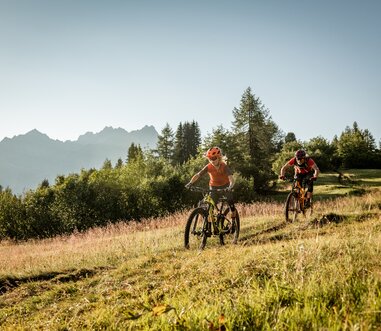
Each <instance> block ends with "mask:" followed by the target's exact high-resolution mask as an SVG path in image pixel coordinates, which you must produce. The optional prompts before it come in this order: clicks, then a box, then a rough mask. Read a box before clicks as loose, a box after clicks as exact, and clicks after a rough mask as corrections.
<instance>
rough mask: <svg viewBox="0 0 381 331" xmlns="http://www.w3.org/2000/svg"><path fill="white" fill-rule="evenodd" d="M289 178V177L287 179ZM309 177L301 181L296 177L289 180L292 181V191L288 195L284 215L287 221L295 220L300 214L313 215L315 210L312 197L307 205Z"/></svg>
mask: <svg viewBox="0 0 381 331" xmlns="http://www.w3.org/2000/svg"><path fill="white" fill-rule="evenodd" d="M286 180H287V179H286ZM309 180H310V179H309V178H304V179H303V180H302V181H301V183H300V181H298V180H297V178H296V177H294V178H293V179H291V180H289V181H290V182H292V186H291V192H290V193H289V194H288V196H287V200H286V204H285V209H284V215H285V217H286V222H295V221H296V219H297V217H298V215H299V214H303V216H311V215H312V212H313V203H312V198H311V200H310V204H309V206H306V201H307V184H308V182H309Z"/></svg>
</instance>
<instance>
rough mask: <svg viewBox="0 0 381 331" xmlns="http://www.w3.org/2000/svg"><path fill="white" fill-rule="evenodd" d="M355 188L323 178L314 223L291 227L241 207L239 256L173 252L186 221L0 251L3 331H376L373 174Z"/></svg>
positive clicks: (277, 213) (259, 208) (379, 264)
mask: <svg viewBox="0 0 381 331" xmlns="http://www.w3.org/2000/svg"><path fill="white" fill-rule="evenodd" d="M360 175H361V176H363V175H364V173H362V174H361V173H360ZM352 178H354V179H355V180H356V181H357V184H356V185H355V186H354V185H353V184H351V185H343V184H341V185H337V184H336V183H335V182H333V181H332V180H331V177H330V176H326V178H324V176H323V178H322V180H321V183H319V185H317V187H316V201H317V202H316V204H315V206H316V208H315V213H314V215H313V217H311V218H309V219H301V220H300V221H299V222H296V223H293V224H286V223H285V222H284V220H283V214H282V212H283V206H282V204H280V203H271V202H263V203H256V204H252V205H239V206H238V209H239V210H240V212H241V215H242V231H241V236H240V241H239V244H238V245H226V246H223V247H221V246H219V244H218V240H217V239H216V238H213V239H212V240H209V241H208V243H207V247H206V249H205V250H204V251H202V252H199V251H197V250H185V249H184V248H183V247H182V242H183V228H184V223H185V220H186V217H187V215H188V212H184V213H181V214H176V215H172V216H168V217H167V218H165V219H161V220H156V221H147V222H143V223H136V224H135V223H130V224H119V225H116V226H110V227H109V228H106V229H93V230H91V231H89V232H87V233H84V234H76V235H73V236H70V237H65V238H56V239H53V240H45V241H40V242H38V241H33V242H27V243H20V244H17V245H14V244H12V243H1V244H0V257H1V258H0V259H1V260H0V264H1V265H2V266H3V268H2V269H1V271H0V289H1V291H0V292H1V293H2V294H1V295H0V328H1V329H5V330H8V329H9V330H15V329H20V330H23V329H42V330H51V329H62V330H64V329H106V330H120V329H123V330H126V329H127V330H128V329H130V330H135V329H138V330H139V329H142V330H173V329H179V330H223V329H224V328H225V329H227V330H243V329H245V328H246V330H253V329H254V330H255V329H261V330H262V329H263V330H290V329H294V330H296V329H298V330H300V329H302V330H310V329H314V330H316V329H329V330H331V329H335V330H346V329H348V330H352V329H360V330H369V329H379V328H381V261H380V253H381V225H380V224H381V223H380V221H381V190H380V186H381V185H380V184H381V173H378V177H374V178H372V179H371V180H367V179H366V178H363V177H362V178H360V176H359V174H357V175H356V176H352ZM369 183H371V185H369ZM359 189H361V192H362V193H361V195H357V194H358V192H360V190H359ZM363 190H365V191H366V192H365V193H364V191H363ZM340 191H341V192H342V194H341V197H339V196H340ZM319 192H322V194H323V193H324V194H325V195H328V194H329V192H334V194H333V195H332V196H334V197H335V198H328V197H327V196H325V197H324V200H321V199H319Z"/></svg>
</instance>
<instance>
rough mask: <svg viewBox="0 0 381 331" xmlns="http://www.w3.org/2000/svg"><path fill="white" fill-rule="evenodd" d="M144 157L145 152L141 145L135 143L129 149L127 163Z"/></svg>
mask: <svg viewBox="0 0 381 331" xmlns="http://www.w3.org/2000/svg"><path fill="white" fill-rule="evenodd" d="M142 157H143V151H142V148H141V147H140V145H135V144H134V143H132V144H131V145H130V147H129V149H128V154H127V162H132V161H134V160H137V159H138V158H142Z"/></svg>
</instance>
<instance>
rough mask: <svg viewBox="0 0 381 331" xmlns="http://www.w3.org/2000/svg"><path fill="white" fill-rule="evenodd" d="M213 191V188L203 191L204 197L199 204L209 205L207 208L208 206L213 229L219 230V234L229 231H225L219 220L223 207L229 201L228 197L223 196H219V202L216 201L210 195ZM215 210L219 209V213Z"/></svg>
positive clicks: (209, 220) (209, 219)
mask: <svg viewBox="0 0 381 331" xmlns="http://www.w3.org/2000/svg"><path fill="white" fill-rule="evenodd" d="M216 191H217V192H226V190H225V189H220V190H216ZM211 192H212V191H211V190H208V191H203V194H204V197H203V199H202V200H201V201H200V202H199V206H202V205H203V204H204V205H207V207H206V206H205V208H207V212H208V222H210V223H212V225H213V230H217V232H218V234H220V233H224V232H227V231H223V229H222V228H221V226H220V224H219V222H217V221H218V217H219V216H220V215H222V214H223V208H224V206H225V205H226V204H225V202H226V201H227V200H226V197H221V198H219V200H218V201H217V202H215V201H214V200H213V199H212V197H211V195H210V193H211ZM215 210H216V211H217V213H215V212H214V211H215Z"/></svg>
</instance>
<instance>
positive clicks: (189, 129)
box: [174, 121, 201, 164]
mask: <svg viewBox="0 0 381 331" xmlns="http://www.w3.org/2000/svg"><path fill="white" fill-rule="evenodd" d="M200 144H201V131H200V128H199V125H198V123H197V122H195V121H193V122H191V123H189V122H185V123H184V124H182V123H180V124H179V126H178V127H177V131H176V135H175V147H174V161H175V163H177V164H183V163H185V162H186V161H188V160H189V159H190V158H191V157H193V156H196V155H197V153H198V147H199V146H200Z"/></svg>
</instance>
